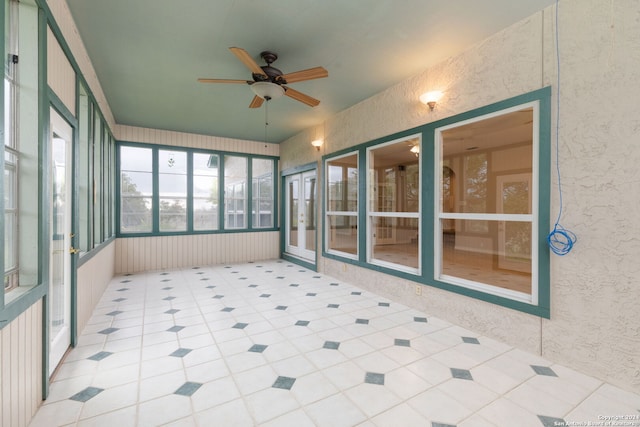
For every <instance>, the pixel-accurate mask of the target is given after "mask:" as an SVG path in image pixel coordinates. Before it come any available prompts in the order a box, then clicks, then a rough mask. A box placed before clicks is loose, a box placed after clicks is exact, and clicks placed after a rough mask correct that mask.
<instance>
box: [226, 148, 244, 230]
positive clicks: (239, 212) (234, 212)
mask: <svg viewBox="0 0 640 427" xmlns="http://www.w3.org/2000/svg"><path fill="white" fill-rule="evenodd" d="M247 178H248V177H247V158H246V157H238V156H225V157H224V186H225V191H224V212H225V215H224V226H225V228H246V227H247V221H246V218H245V212H246V210H247V200H246V196H245V194H246V190H245V187H246V185H247Z"/></svg>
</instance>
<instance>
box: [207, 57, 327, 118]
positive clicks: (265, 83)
mask: <svg viewBox="0 0 640 427" xmlns="http://www.w3.org/2000/svg"><path fill="white" fill-rule="evenodd" d="M229 50H230V51H231V53H233V54H234V55H235V56H236V58H238V59H239V60H240V62H242V63H243V64H244V65H245V67H247V68H248V69H249V70H250V71H251V78H252V79H253V80H231V79H198V81H199V82H201V83H234V84H238V83H246V84H248V85H249V86H250V87H251V90H252V91H253V93H255V97H254V98H253V100H252V101H251V103H250V104H249V108H259V107H261V106H262V103H263V102H264V101H265V100H266V101H270V100H272V99H275V98H279V97H281V96H282V95H286V96H288V97H289V98H291V99H295V100H296V101H300V102H302V103H303V104H306V105H308V106H310V107H315V106H317V105H318V104H320V101H319V100H317V99H315V98H312V97H311V96H309V95H306V94H304V93H302V92H298V91H297V90H294V89H292V88H290V87H288V86H285V85H286V84H291V83H296V82H303V81H306V80H314V79H321V78H324V77H328V76H329V72H328V71H327V70H325V69H324V68H323V67H314V68H309V69H307V70H300V71H295V72H293V73H288V74H283V73H282V71H280V70H279V69H277V68H275V67H273V66H271V64H272V63H273V62H274V61H275V60H276V59H278V55H277V54H275V53H274V52H270V51H264V52H261V53H260V56H261V57H262V59H263V60H264V62H266V63H267V65H263V66H260V65H258V64H257V63H256V62H255V61H254V60H253V58H252V57H251V55H249V53H248V52H247V51H246V50H244V49H242V48H239V47H230V48H229Z"/></svg>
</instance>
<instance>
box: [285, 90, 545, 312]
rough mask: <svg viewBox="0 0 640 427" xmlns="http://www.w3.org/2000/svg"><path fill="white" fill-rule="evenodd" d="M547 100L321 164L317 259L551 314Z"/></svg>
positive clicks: (514, 101) (524, 100) (474, 115)
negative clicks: (321, 208) (321, 213)
mask: <svg viewBox="0 0 640 427" xmlns="http://www.w3.org/2000/svg"><path fill="white" fill-rule="evenodd" d="M550 98H551V89H550V88H549V87H546V88H543V89H540V90H537V91H534V92H530V93H527V94H523V95H520V96H517V97H514V98H511V99H508V100H504V101H500V102H498V103H495V104H492V105H489V106H485V107H481V108H479V109H477V110H473V111H468V112H465V113H462V114H460V115H457V116H452V117H448V118H445V119H443V120H439V121H437V122H433V123H428V124H425V125H423V126H419V127H417V128H415V129H410V130H406V131H403V132H402V133H399V134H396V135H391V136H389V137H386V138H381V139H379V140H376V141H372V142H368V143H364V144H361V145H358V146H356V147H354V148H353V149H352V150H353V151H351V152H350V153H346V154H343V152H340V153H338V154H335V155H330V156H328V157H327V158H326V160H325V164H324V167H325V188H324V191H325V193H324V194H325V196H324V197H325V205H324V215H325V216H324V221H325V223H324V230H325V237H324V238H325V242H324V246H323V250H324V253H323V255H324V256H326V257H328V258H334V259H338V260H342V261H344V262H348V263H351V264H356V265H359V266H362V267H365V268H370V269H373V270H376V271H383V272H385V273H388V274H391V275H395V276H399V277H402V278H404V279H409V280H413V281H416V282H418V283H422V284H426V285H430V286H433V287H437V288H440V289H444V290H447V291H450V292H456V293H459V294H463V295H466V296H470V297H473V298H477V299H480V300H484V301H489V302H491V303H496V304H499V305H503V306H506V307H510V308H513V309H517V310H520V311H523V312H527V313H531V314H535V315H538V316H542V317H548V316H549V298H550V292H549V249H548V248H547V246H546V245H544V244H543V243H542V242H544V241H545V238H546V236H547V232H548V230H549V226H550V224H549V190H548V189H549V173H548V170H547V167H546V166H545V165H549V164H550V153H549V146H550V108H551V107H550ZM426 165H431V167H428V168H426V167H425V166H426ZM359 178H360V179H359ZM363 180H364V182H363ZM360 188H361V189H363V191H359V189H360ZM364 190H366V191H364ZM363 193H366V194H363ZM292 206H293V204H292ZM425 224H430V226H428V227H424V225H425ZM363 247H364V249H365V250H364V251H363V250H361V249H362V248H363ZM363 252H366V253H363ZM427 260H428V261H427Z"/></svg>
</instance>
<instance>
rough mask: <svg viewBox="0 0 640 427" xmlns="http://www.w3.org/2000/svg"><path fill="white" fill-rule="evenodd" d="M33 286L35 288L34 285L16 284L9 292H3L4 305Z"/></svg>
mask: <svg viewBox="0 0 640 427" xmlns="http://www.w3.org/2000/svg"><path fill="white" fill-rule="evenodd" d="M33 288H35V286H18V287H15V288H13V289H11V290H10V291H9V292H7V293H5V294H4V305H5V306H6V305H9V304H11V303H12V302H14V301H16V300H17V299H19V298H20V297H21V296H23V295H25V294H26V293H28V292H29V291H30V290H32V289H33Z"/></svg>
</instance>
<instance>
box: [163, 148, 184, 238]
mask: <svg viewBox="0 0 640 427" xmlns="http://www.w3.org/2000/svg"><path fill="white" fill-rule="evenodd" d="M158 194H159V210H160V225H159V227H160V231H186V230H187V153H186V152H184V151H173V150H158Z"/></svg>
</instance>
